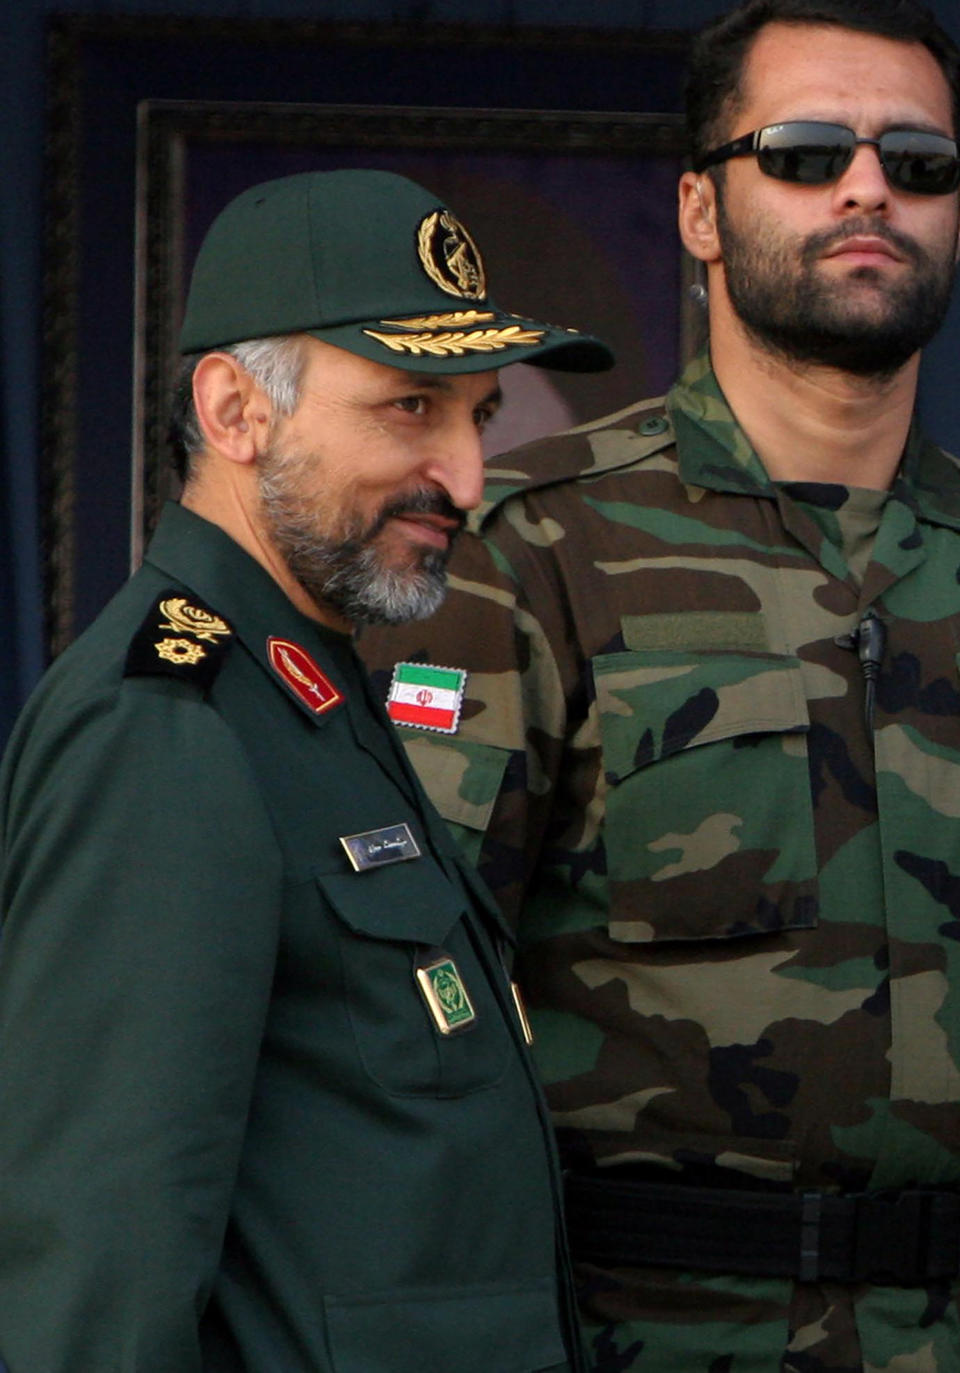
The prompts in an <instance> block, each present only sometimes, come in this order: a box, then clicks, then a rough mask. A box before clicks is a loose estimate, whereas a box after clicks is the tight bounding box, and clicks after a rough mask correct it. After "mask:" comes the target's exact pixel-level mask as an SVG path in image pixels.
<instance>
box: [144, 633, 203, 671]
mask: <svg viewBox="0 0 960 1373" xmlns="http://www.w3.org/2000/svg"><path fill="white" fill-rule="evenodd" d="M154 648H155V649H156V650H157V656H158V657H160V658H166V660H167V662H168V663H186V664H187V665H188V666H192V665H193V664H194V663H199V661H200V659H201V658H205V657H206V656H207V650H206V649H205V648H201V647H200V645H199V644H192V643H191V642H190V640H189V639H161V640H160V642H159V643H158V644H154Z"/></svg>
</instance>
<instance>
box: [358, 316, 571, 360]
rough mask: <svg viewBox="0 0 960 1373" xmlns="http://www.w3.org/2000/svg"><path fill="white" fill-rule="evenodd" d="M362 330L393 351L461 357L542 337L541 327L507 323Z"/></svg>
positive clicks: (528, 343) (528, 344) (529, 343)
mask: <svg viewBox="0 0 960 1373" xmlns="http://www.w3.org/2000/svg"><path fill="white" fill-rule="evenodd" d="M363 332H364V333H365V334H366V335H367V337H368V338H373V339H376V340H377V342H378V343H382V344H383V345H384V347H385V348H389V349H390V351H391V352H393V353H412V354H413V356H414V357H421V356H423V355H424V354H426V356H427V357H432V358H448V357H462V356H463V354H464V353H497V352H499V351H500V350H501V349H503V348H515V347H526V348H532V347H534V346H535V345H536V344H538V343H541V342H542V341H543V332H544V331H543V330H542V329H521V328H520V327H519V325H516V324H510V325H508V326H507V327H506V328H505V329H472V330H463V329H457V330H453V331H448V332H447V333H444V334H378V333H377V332H376V330H374V329H364V331H363Z"/></svg>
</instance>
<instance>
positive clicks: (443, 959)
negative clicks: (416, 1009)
mask: <svg viewBox="0 0 960 1373" xmlns="http://www.w3.org/2000/svg"><path fill="white" fill-rule="evenodd" d="M417 982H418V984H419V986H420V991H421V993H422V994H423V999H424V1001H425V1002H426V1003H427V1009H428V1010H429V1011H430V1014H431V1016H432V1017H433V1023H434V1024H435V1025H436V1027H437V1029H438V1030H439V1031H440V1033H441V1034H442V1035H450V1034H455V1033H456V1032H457V1031H458V1030H466V1029H469V1027H470V1026H471V1025H473V1024H475V1022H476V1019H477V1013H476V1011H475V1010H474V1009H473V1003H472V1002H471V1000H470V997H469V995H468V994H467V989H466V987H465V986H464V985H463V979H462V977H461V976H460V973H459V971H458V969H457V965H456V963H455V962H454V961H453V959H452V958H451V957H450V955H449V954H446V953H441V954H439V956H437V957H434V958H433V959H431V960H430V961H428V962H425V963H424V964H423V965H422V966H421V967H419V968H418V969H417Z"/></svg>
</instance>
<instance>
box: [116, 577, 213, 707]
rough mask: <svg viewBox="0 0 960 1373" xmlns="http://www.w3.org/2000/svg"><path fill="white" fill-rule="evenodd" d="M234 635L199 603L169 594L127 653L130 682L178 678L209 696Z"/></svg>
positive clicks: (155, 606)
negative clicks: (133, 680)
mask: <svg viewBox="0 0 960 1373" xmlns="http://www.w3.org/2000/svg"><path fill="white" fill-rule="evenodd" d="M232 638H233V630H232V629H231V628H230V626H229V625H228V624H227V622H226V620H224V619H222V618H221V617H220V616H219V615H217V614H215V613H214V611H212V610H211V609H210V607H209V606H205V605H204V604H203V602H202V601H198V600H197V599H196V597H187V596H181V595H180V594H179V593H178V592H177V591H175V590H171V591H164V592H163V593H162V594H161V595H160V596H158V597H157V599H156V601H154V603H153V605H152V606H151V607H150V610H149V612H148V614H147V616H146V618H145V619H144V621H143V624H142V625H141V626H140V628H139V629H138V630H137V632H136V634H135V635H134V636H133V639H132V641H131V643H130V647H129V648H128V649H127V659H126V662H125V664H124V668H123V675H124V676H125V677H154V676H164V677H179V678H181V680H183V681H186V682H193V683H195V684H196V685H197V686H198V687H199V688H200V689H201V690H202V691H208V690H209V688H210V687H211V686H212V684H213V681H214V678H215V677H216V675H217V673H218V672H219V671H220V668H221V665H222V663H223V660H224V657H225V656H226V652H227V649H228V648H229V647H230V641H231V639H232Z"/></svg>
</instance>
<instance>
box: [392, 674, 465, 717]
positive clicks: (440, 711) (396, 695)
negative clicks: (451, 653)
mask: <svg viewBox="0 0 960 1373" xmlns="http://www.w3.org/2000/svg"><path fill="white" fill-rule="evenodd" d="M466 684H467V673H466V669H465V668H462V667H433V666H432V665H431V664H429V663H397V665H396V667H395V668H394V670H393V681H392V682H391V683H390V692H389V694H388V696H387V714H388V715H389V716H390V719H391V720H392V721H393V723H394V724H395V725H414V726H416V728H418V729H436V730H439V731H440V733H441V734H455V733H456V732H457V724H458V722H459V720H460V706H461V703H462V701H463V690H464V687H465V686H466Z"/></svg>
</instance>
